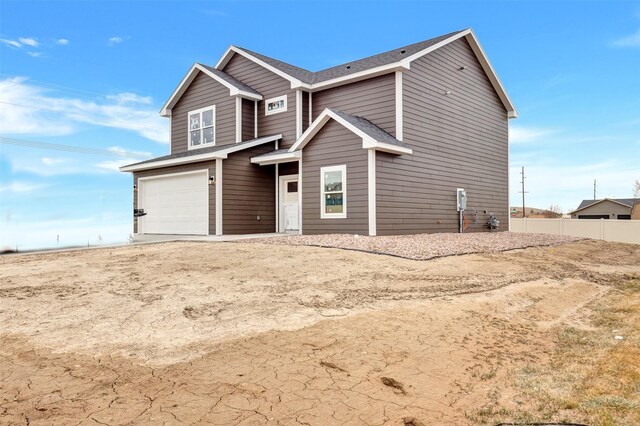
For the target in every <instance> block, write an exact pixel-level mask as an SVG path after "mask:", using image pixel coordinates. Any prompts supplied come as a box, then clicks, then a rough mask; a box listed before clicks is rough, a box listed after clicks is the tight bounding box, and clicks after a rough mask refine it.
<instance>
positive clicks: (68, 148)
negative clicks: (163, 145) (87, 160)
mask: <svg viewBox="0 0 640 426" xmlns="http://www.w3.org/2000/svg"><path fill="white" fill-rule="evenodd" d="M0 144H6V145H17V146H24V147H28V148H37V149H48V150H53V151H64V152H73V153H76V154H88V155H99V156H108V157H120V158H123V157H127V158H149V155H146V154H144V153H136V152H127V153H126V155H123V154H122V153H118V152H117V151H112V150H108V149H100V148H87V147H83V146H73V145H63V144H58V143H49V142H38V141H30V140H27V139H19V138H10V137H6V136H0Z"/></svg>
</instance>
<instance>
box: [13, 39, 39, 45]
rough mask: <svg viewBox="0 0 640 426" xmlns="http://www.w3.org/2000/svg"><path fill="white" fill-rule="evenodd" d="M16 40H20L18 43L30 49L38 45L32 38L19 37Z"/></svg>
mask: <svg viewBox="0 0 640 426" xmlns="http://www.w3.org/2000/svg"><path fill="white" fill-rule="evenodd" d="M18 40H20V43H22V44H24V45H27V46H31V47H38V46H39V45H40V43H38V41H37V40H36V39H35V38H33V37H20V38H19V39H18Z"/></svg>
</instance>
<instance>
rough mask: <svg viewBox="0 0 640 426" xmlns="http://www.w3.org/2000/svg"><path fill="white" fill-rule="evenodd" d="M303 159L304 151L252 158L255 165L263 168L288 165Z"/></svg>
mask: <svg viewBox="0 0 640 426" xmlns="http://www.w3.org/2000/svg"><path fill="white" fill-rule="evenodd" d="M300 158H302V151H295V152H289V151H287V152H283V153H281V154H271V155H268V154H266V155H259V156H257V157H253V158H251V162H252V163H253V164H259V165H261V166H268V165H270V164H279V163H288V162H290V161H297V160H298V159H300Z"/></svg>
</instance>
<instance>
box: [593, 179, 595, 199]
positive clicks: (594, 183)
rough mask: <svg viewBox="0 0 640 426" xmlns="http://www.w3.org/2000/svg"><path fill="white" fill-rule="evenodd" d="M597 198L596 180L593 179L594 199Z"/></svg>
mask: <svg viewBox="0 0 640 426" xmlns="http://www.w3.org/2000/svg"><path fill="white" fill-rule="evenodd" d="M595 200H596V180H595V179H594V180H593V201H595Z"/></svg>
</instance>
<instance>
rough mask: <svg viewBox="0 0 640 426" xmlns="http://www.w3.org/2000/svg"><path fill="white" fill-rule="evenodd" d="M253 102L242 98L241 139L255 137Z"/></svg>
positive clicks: (245, 139)
mask: <svg viewBox="0 0 640 426" xmlns="http://www.w3.org/2000/svg"><path fill="white" fill-rule="evenodd" d="M254 104H255V102H254V101H250V100H248V99H243V100H242V140H243V141H248V140H250V139H255V138H254V134H255V123H254V121H253V117H254V115H255V106H254Z"/></svg>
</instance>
